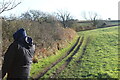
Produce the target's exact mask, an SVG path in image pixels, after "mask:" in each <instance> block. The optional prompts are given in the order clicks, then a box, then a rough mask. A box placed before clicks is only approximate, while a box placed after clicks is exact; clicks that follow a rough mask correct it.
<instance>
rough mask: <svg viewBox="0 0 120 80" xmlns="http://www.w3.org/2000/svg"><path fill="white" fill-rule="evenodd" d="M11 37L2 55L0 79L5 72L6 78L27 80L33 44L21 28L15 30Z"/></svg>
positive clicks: (33, 49)
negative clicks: (0, 75) (11, 41)
mask: <svg viewBox="0 0 120 80" xmlns="http://www.w3.org/2000/svg"><path fill="white" fill-rule="evenodd" d="M13 38H14V41H13V43H12V44H11V45H10V46H9V48H8V50H7V52H6V53H5V55H4V61H3V65H2V79H3V78H4V76H5V75H6V73H7V80H28V78H29V73H30V66H31V63H32V58H33V55H34V51H35V45H33V41H32V38H31V37H28V36H27V34H26V31H25V30H24V29H23V28H22V29H19V30H18V31H16V32H15V33H14V34H13Z"/></svg>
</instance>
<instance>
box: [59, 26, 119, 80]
mask: <svg viewBox="0 0 120 80" xmlns="http://www.w3.org/2000/svg"><path fill="white" fill-rule="evenodd" d="M78 34H79V35H82V36H84V37H85V39H84V42H83V44H82V46H81V48H80V49H79V52H78V53H77V54H76V55H75V56H74V59H73V60H72V62H71V63H70V64H69V65H68V67H66V69H65V70H63V71H62V72H61V73H60V74H59V75H58V76H57V77H59V78H118V71H119V70H120V69H118V27H110V28H102V29H96V30H90V31H82V32H79V33H78ZM88 37H89V38H90V40H89V42H88V45H87V47H86V50H85V53H84V56H83V58H81V59H79V57H80V56H81V54H82V51H83V48H84V46H85V44H86V40H87V38H88ZM76 61H81V62H76Z"/></svg>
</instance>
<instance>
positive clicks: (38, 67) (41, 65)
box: [30, 36, 78, 77]
mask: <svg viewBox="0 0 120 80" xmlns="http://www.w3.org/2000/svg"><path fill="white" fill-rule="evenodd" d="M77 38H78V36H77V37H76V38H75V39H74V40H73V41H72V42H70V43H69V44H68V46H67V47H66V48H64V49H61V50H59V51H58V52H57V54H56V55H51V56H49V57H46V58H42V59H40V60H39V61H38V63H33V64H32V65H31V71H30V76H31V77H36V76H37V75H38V74H39V72H41V71H43V70H44V69H45V68H47V67H49V66H50V65H51V64H52V63H53V62H55V61H57V60H58V59H59V58H61V57H62V56H64V55H65V53H66V52H67V51H68V50H69V49H70V48H71V47H72V46H73V45H74V44H75V42H76V40H77Z"/></svg>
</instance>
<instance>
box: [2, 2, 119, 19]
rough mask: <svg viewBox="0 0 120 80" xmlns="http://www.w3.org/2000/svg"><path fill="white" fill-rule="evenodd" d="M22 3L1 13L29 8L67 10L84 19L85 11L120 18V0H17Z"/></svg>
mask: <svg viewBox="0 0 120 80" xmlns="http://www.w3.org/2000/svg"><path fill="white" fill-rule="evenodd" d="M16 1H21V2H22V3H21V4H20V5H18V6H17V7H16V8H14V9H13V10H11V11H7V12H4V13H2V14H0V15H1V16H9V15H10V14H15V15H16V16H20V14H21V13H24V12H26V11H28V10H40V11H43V12H48V13H53V12H58V10H65V11H68V12H70V13H71V15H72V16H73V18H75V19H79V20H83V19H84V18H83V16H82V13H83V12H86V13H88V12H96V13H97V14H98V15H99V16H100V17H101V18H102V19H108V18H111V19H112V20H117V19H118V2H119V0H16Z"/></svg>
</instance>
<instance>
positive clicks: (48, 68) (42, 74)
mask: <svg viewBox="0 0 120 80" xmlns="http://www.w3.org/2000/svg"><path fill="white" fill-rule="evenodd" d="M81 41H82V40H81ZM79 42H80V37H78V39H77V41H76V43H75V44H74V45H73V46H72V48H71V49H70V50H69V51H68V52H67V53H66V55H65V56H63V57H61V58H60V59H58V60H57V61H56V62H54V63H52V64H51V66H50V67H47V68H46V69H44V70H43V71H42V72H40V73H39V75H38V76H37V77H36V78H33V80H39V79H40V78H41V77H42V76H44V74H46V73H47V72H48V71H49V70H50V69H51V68H53V67H54V66H55V65H57V64H58V63H59V62H61V61H62V60H63V59H64V58H66V57H67V56H68V55H69V54H70V53H71V52H72V51H73V50H74V49H75V47H76V46H77V45H79V46H78V47H80V46H81V44H82V42H80V44H79ZM78 50H79V48H78V49H76V50H75V51H74V53H73V54H72V55H71V56H70V57H69V59H68V60H67V64H69V62H70V61H71V60H72V57H73V56H74V55H75V54H76V52H77V51H78Z"/></svg>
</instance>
